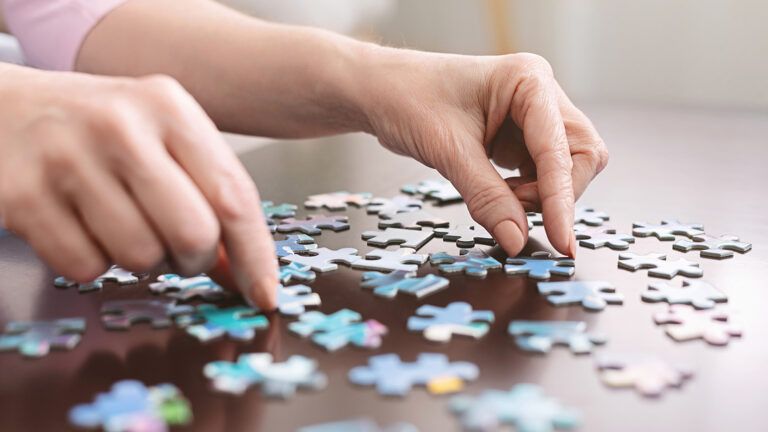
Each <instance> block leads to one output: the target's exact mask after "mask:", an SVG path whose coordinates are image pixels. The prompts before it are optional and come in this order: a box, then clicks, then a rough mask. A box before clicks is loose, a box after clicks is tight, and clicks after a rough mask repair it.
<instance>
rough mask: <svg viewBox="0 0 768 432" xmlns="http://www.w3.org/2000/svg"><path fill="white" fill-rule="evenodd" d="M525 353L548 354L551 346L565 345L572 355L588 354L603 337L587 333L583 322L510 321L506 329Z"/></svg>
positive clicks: (602, 342) (601, 341) (602, 340)
mask: <svg viewBox="0 0 768 432" xmlns="http://www.w3.org/2000/svg"><path fill="white" fill-rule="evenodd" d="M507 330H508V332H509V334H510V335H512V336H514V337H515V342H516V343H517V346H518V347H519V348H520V349H522V350H525V351H532V352H537V353H548V352H549V351H550V349H551V348H552V345H565V346H567V347H568V348H570V350H571V352H572V353H574V354H588V353H590V352H592V348H593V347H594V346H595V345H601V344H604V343H605V340H606V339H605V337H604V336H602V335H594V334H589V333H587V323H585V322H584V321H512V322H511V323H510V324H509V328H508V329H507Z"/></svg>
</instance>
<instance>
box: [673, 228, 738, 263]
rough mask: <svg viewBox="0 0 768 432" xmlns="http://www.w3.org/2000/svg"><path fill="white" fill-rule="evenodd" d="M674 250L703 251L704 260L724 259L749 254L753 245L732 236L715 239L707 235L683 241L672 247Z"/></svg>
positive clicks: (700, 254)
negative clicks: (735, 254) (736, 253)
mask: <svg viewBox="0 0 768 432" xmlns="http://www.w3.org/2000/svg"><path fill="white" fill-rule="evenodd" d="M672 248H673V249H675V250H679V251H682V252H689V251H691V250H698V251H701V252H700V253H699V256H701V257H702V258H714V259H724V258H732V257H733V252H738V253H742V254H743V253H747V252H749V251H750V250H752V243H747V242H742V241H739V238H738V237H736V236H731V235H721V236H720V237H714V236H710V235H707V234H700V235H695V236H693V237H692V238H691V240H688V239H681V240H678V241H676V242H675V244H673V245H672Z"/></svg>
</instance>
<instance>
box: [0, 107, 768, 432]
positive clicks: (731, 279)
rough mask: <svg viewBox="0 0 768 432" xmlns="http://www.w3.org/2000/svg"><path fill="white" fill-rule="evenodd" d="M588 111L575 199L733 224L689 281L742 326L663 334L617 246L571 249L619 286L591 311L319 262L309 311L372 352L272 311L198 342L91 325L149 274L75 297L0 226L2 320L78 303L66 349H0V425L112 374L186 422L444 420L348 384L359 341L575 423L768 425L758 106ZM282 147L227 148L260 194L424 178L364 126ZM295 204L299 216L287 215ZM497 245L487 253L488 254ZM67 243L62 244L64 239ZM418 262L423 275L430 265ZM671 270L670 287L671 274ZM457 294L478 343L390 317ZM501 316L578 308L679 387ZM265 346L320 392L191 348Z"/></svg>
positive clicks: (325, 239)
mask: <svg viewBox="0 0 768 432" xmlns="http://www.w3.org/2000/svg"><path fill="white" fill-rule="evenodd" d="M587 111H588V112H590V113H591V114H592V116H593V118H594V119H595V121H596V123H597V124H598V126H599V128H600V129H601V131H602V133H603V135H604V138H605V139H606V141H607V143H608V144H609V146H610V148H611V151H612V161H611V164H610V166H609V168H608V169H607V170H606V171H605V173H604V174H603V175H602V176H601V177H600V178H599V180H598V181H596V182H595V184H594V186H593V187H592V188H591V189H590V190H589V192H588V193H587V195H586V196H585V197H584V199H583V202H584V203H588V204H591V205H593V206H595V207H599V208H600V209H603V210H605V211H606V212H608V213H609V214H610V215H611V223H612V224H613V225H614V226H616V227H617V228H619V229H621V230H623V231H628V230H629V229H630V225H631V223H632V222H633V221H651V222H655V221H658V220H659V219H661V218H665V217H677V218H680V219H681V220H684V221H696V222H701V223H703V224H705V225H706V228H707V231H708V232H709V233H712V234H716V235H719V234H723V233H730V234H735V235H739V236H741V237H742V238H743V239H745V240H747V241H751V242H753V244H754V250H753V251H752V252H750V253H748V254H746V255H738V256H736V257H735V258H733V259H729V260H724V261H714V260H705V259H701V258H699V257H698V254H697V253H690V254H687V255H686V256H685V257H686V258H688V259H691V260H695V261H697V262H700V263H701V265H702V267H703V269H704V279H705V280H707V281H710V282H712V283H714V284H716V285H717V286H718V287H720V288H721V289H722V290H723V291H725V292H726V293H727V294H728V295H729V297H730V301H729V304H730V306H732V307H733V308H736V309H738V310H739V311H740V312H741V317H742V320H743V323H744V327H745V332H744V337H743V338H742V339H741V340H738V339H737V340H734V341H732V342H731V344H730V345H729V346H727V347H720V348H716V347H712V346H708V345H706V344H705V343H703V342H701V341H691V342H686V343H677V342H674V341H673V340H671V339H669V338H668V337H667V336H665V334H664V332H663V329H661V328H659V327H657V326H656V325H655V324H654V323H653V322H652V320H651V316H652V314H653V313H654V312H656V311H659V310H662V309H664V306H663V305H659V304H648V303H643V302H642V301H641V300H640V292H642V291H643V289H644V288H645V287H646V285H647V283H648V282H649V281H650V279H649V278H648V277H647V276H646V274H645V272H644V271H639V272H636V273H631V272H627V271H624V270H619V269H617V265H616V262H617V252H615V251H611V250H604V249H600V250H588V249H584V248H579V255H578V260H577V272H576V278H578V279H584V280H590V279H599V280H607V281H610V282H612V283H614V284H615V285H616V287H617V288H618V290H619V291H620V292H621V293H623V294H624V295H625V296H626V301H625V304H624V305H623V306H609V307H607V308H606V310H605V311H603V312H601V313H588V312H585V311H584V310H582V308H581V307H561V308H556V307H553V306H551V305H550V304H549V303H547V302H546V300H545V299H544V298H543V297H541V296H540V295H539V294H538V293H537V292H536V290H535V284H534V283H533V282H532V281H530V280H528V279H526V278H525V277H510V276H506V275H504V274H503V273H501V272H499V273H492V274H491V275H490V276H489V277H488V278H487V279H484V280H475V279H467V278H466V277H464V276H454V277H451V278H450V279H451V285H450V287H449V288H448V289H447V290H445V291H443V292H440V293H438V294H435V295H433V296H430V297H427V298H426V299H423V300H420V301H417V300H415V299H413V298H410V297H407V296H406V297H398V298H396V299H394V300H391V301H388V300H383V299H380V298H377V297H374V296H373V295H372V294H371V293H370V292H368V291H364V290H362V289H360V286H359V279H360V272H358V271H354V270H350V269H348V268H342V269H340V270H339V271H336V272H331V273H327V274H323V275H321V276H320V277H319V278H318V280H317V281H316V282H315V283H313V284H312V286H313V287H314V288H315V290H316V291H317V292H318V293H319V294H320V295H321V296H322V300H323V305H322V308H321V310H322V311H324V312H332V311H335V310H338V309H340V308H342V307H349V308H352V309H354V310H357V311H359V312H361V313H362V314H363V316H364V317H365V318H375V319H377V320H380V321H381V322H383V323H385V324H386V325H387V326H388V327H389V330H390V334H389V335H388V336H387V337H386V338H385V340H384V344H383V346H382V347H381V349H379V350H377V351H372V352H369V351H364V350H359V349H351V348H346V349H342V350H340V351H339V352H336V353H333V354H331V353H326V352H324V351H322V350H321V349H319V348H317V347H316V346H314V345H312V344H311V343H310V342H309V341H307V340H303V339H300V338H298V337H296V336H294V335H292V334H289V333H288V332H287V331H286V324H287V323H288V322H289V321H290V320H287V319H284V318H280V317H273V318H272V320H271V324H272V325H271V327H270V329H269V331H266V332H262V333H260V334H259V335H258V337H257V338H256V339H255V340H254V341H252V342H248V343H236V342H232V341H229V340H222V341H218V342H214V343H211V344H207V345H203V344H201V343H199V342H198V341H197V340H196V339H193V338H191V337H190V336H188V335H186V334H185V333H184V332H183V331H180V330H151V329H149V328H147V327H146V326H137V327H135V328H133V329H132V330H130V331H128V332H109V331H105V330H104V329H103V328H102V326H101V325H100V322H99V320H98V310H99V306H100V305H101V303H102V302H103V301H104V300H107V299H118V298H142V297H149V296H150V294H149V292H148V291H147V288H146V282H144V283H142V284H140V285H139V286H138V287H129V288H121V287H116V286H108V287H107V288H106V289H105V290H104V291H103V292H101V293H92V294H84V295H79V294H78V293H77V292H75V291H72V290H57V289H55V288H54V287H53V286H52V283H51V282H52V280H53V278H54V276H55V275H54V274H52V273H51V272H50V271H49V270H48V269H47V268H46V267H45V265H44V264H43V263H41V262H40V261H39V260H38V259H37V258H36V257H35V255H34V254H33V252H32V251H31V250H30V249H29V248H28V247H27V246H26V245H25V244H24V243H23V242H22V241H21V240H19V239H17V238H14V237H7V236H6V237H0V323H2V324H4V323H5V322H7V321H9V320H13V319H50V318H57V317H71V316H83V317H86V318H87V320H88V331H87V333H86V334H85V337H84V339H83V341H82V343H81V344H80V345H79V346H78V347H77V348H76V349H74V350H72V351H70V352H54V353H52V354H51V355H49V356H48V357H45V358H42V359H39V360H27V359H23V358H21V357H20V356H19V355H17V354H15V353H5V354H0V430H2V431H16V430H19V431H22V430H23V431H37V430H66V429H67V428H68V426H67V425H66V413H67V410H68V409H69V408H70V407H71V406H72V405H74V404H76V403H81V402H85V401H90V400H91V399H92V397H93V396H94V395H95V394H96V393H97V392H100V391H104V390H106V389H107V388H108V387H109V385H110V384H111V383H112V382H113V381H115V380H118V379H123V378H135V379H139V380H142V381H144V382H146V383H150V384H154V383H158V382H166V381H168V382H172V383H174V384H176V385H178V386H179V387H180V388H181V389H182V391H183V392H184V394H185V395H186V396H187V397H189V399H190V400H191V403H192V406H193V409H194V415H195V419H194V423H193V425H192V426H191V427H189V428H188V429H189V430H199V431H246V430H248V431H255V430H263V431H284V430H285V431H287V430H293V429H295V428H296V427H298V426H301V425H306V424H311V423H316V422H322V421H331V420H338V419H343V418H348V417H354V416H369V417H373V418H375V419H377V420H379V421H380V422H382V423H390V422H393V421H408V422H412V423H413V424H415V425H417V426H418V427H419V428H420V429H421V430H423V431H439V430H456V429H458V423H457V421H456V419H455V418H453V417H452V415H451V414H449V412H448V410H447V409H446V405H447V398H445V397H435V396H430V395H428V394H427V393H426V392H425V391H424V390H423V389H416V390H414V391H412V392H411V394H410V395H409V396H408V397H406V398H404V399H391V398H390V399H387V398H382V397H380V396H378V395H377V394H376V393H375V392H374V391H373V390H372V389H368V388H357V387H354V386H352V385H350V383H349V382H348V381H347V379H346V374H347V371H348V370H349V369H350V368H351V367H353V366H355V365H359V364H363V363H365V362H366V359H367V358H368V356H369V355H372V354H377V353H386V352H397V353H399V354H400V355H401V356H402V357H403V358H404V359H407V360H413V359H414V357H415V356H416V354H417V353H419V352H423V351H427V352H429V351H431V352H442V353H446V354H448V355H449V356H450V357H451V358H452V359H455V360H468V361H473V362H476V363H477V364H478V365H479V366H480V368H481V375H480V378H479V380H478V381H476V382H473V383H470V384H469V386H468V388H467V391H468V392H470V393H476V392H479V391H480V390H482V389H484V388H488V387H494V388H501V389H506V388H509V387H510V386H512V385H513V384H515V383H519V382H532V383H537V384H540V385H542V386H543V387H544V389H545V390H546V392H547V393H548V394H550V395H552V396H555V397H557V398H559V399H560V400H561V401H562V402H563V403H564V404H566V405H569V406H572V407H575V408H578V409H579V410H581V412H582V413H583V416H584V421H583V424H582V428H581V430H588V431H619V430H620V431H661V430H670V431H672V430H698V431H722V430H738V431H759V430H766V428H768V426H766V425H768V392H767V391H766V379H765V373H764V370H765V368H766V367H767V366H768V344H767V343H766V340H767V339H766V336H767V335H766V329H767V328H768V284H767V282H766V281H767V280H768V279H767V278H766V276H767V275H768V252H767V249H766V246H765V245H766V244H768V224H767V223H766V222H767V221H768V195H766V192H765V189H766V186H767V185H768V169H767V168H766V162H768V142H767V138H766V137H768V120H766V115H765V114H760V113H754V114H750V113H744V114H733V113H727V112H726V113H716V112H714V113H713V112H686V111H676V110H655V109H637V108H628V107H624V108H622V107H600V106H598V107H591V109H588V110H587ZM321 141H322V142H316V141H304V142H295V143H286V144H280V145H272V146H267V147H263V148H259V149H257V150H254V151H252V152H250V153H247V154H245V155H243V157H242V159H243V161H244V163H245V164H246V165H247V167H248V168H249V170H250V172H251V174H252V175H253V177H254V178H255V179H256V181H257V183H258V185H259V188H260V189H261V191H262V194H263V197H264V198H265V199H271V200H274V201H278V202H294V203H301V202H303V200H304V198H305V197H306V196H307V195H308V194H312V193H320V192H326V191H334V190H342V189H344V190H349V191H368V192H372V193H374V194H375V195H377V196H391V195H393V194H395V193H397V191H398V188H399V186H400V185H402V184H403V183H406V182H410V181H414V180H419V179H422V178H429V177H432V173H430V171H429V170H427V169H425V168H423V167H420V166H419V165H418V164H416V163H414V162H413V161H410V160H406V159H404V158H401V157H398V156H394V155H391V154H389V153H387V152H386V151H384V150H382V149H380V148H379V147H378V146H377V145H376V144H375V140H373V139H371V138H369V137H364V136H359V135H353V136H347V137H336V138H331V139H325V140H321ZM431 210H432V211H434V212H435V213H436V214H439V215H443V216H445V217H446V218H449V219H451V220H453V221H456V222H468V221H469V219H468V216H467V213H466V210H465V209H464V206H463V205H462V204H458V205H452V206H446V207H440V208H435V209H431ZM302 213H305V212H303V211H302ZM345 214H347V215H349V217H350V220H351V224H352V229H351V230H349V231H347V232H343V233H330V232H324V233H323V234H322V235H321V236H319V237H318V238H317V241H318V243H319V244H320V245H322V246H327V247H332V248H337V247H345V246H351V247H356V248H358V249H359V250H360V251H361V252H363V253H364V252H367V251H368V250H369V249H370V248H369V247H368V246H366V245H365V243H364V242H362V241H361V240H360V232H361V231H364V230H366V229H371V228H374V227H375V225H376V218H375V217H372V216H367V215H366V214H365V211H364V210H361V209H354V208H353V209H350V210H349V211H347V212H345ZM541 248H548V245H547V243H546V240H545V238H544V236H543V231H542V229H541V228H536V229H535V230H534V231H533V240H532V242H531V245H530V247H529V251H533V250H536V249H541ZM439 250H446V251H449V252H455V251H456V248H455V246H454V245H453V244H451V243H444V242H443V241H442V240H440V239H434V240H432V241H431V242H430V243H429V244H428V245H427V246H426V247H424V248H423V249H422V250H421V252H435V251H439ZM631 251H634V252H638V253H645V252H665V253H667V254H669V255H670V256H671V257H678V256H680V255H681V254H680V253H678V252H674V251H672V249H671V243H670V242H664V243H662V242H659V241H657V240H656V239H654V238H649V239H638V240H637V242H636V243H635V245H633V246H632V248H631ZM498 252H499V251H495V253H496V256H497V257H500V258H501V257H502V256H501V255H500V254H499V253H498ZM62 253H66V251H62ZM434 271H435V269H434V268H432V267H430V266H429V265H425V266H423V267H422V269H421V271H420V273H426V272H434ZM674 282H675V283H680V278H676V280H675V281H674ZM455 300H464V301H468V302H471V303H472V304H473V305H474V307H475V308H476V309H491V310H493V311H495V313H496V324H495V325H494V326H493V328H492V330H491V332H490V334H488V335H487V336H486V337H485V338H484V339H481V340H479V341H475V340H470V339H465V338H455V339H454V341H453V342H451V343H449V344H447V345H435V344H430V343H427V342H426V341H425V340H424V339H423V338H422V336H421V335H419V334H412V333H408V332H407V331H406V330H405V322H406V320H407V318H408V317H409V316H410V315H411V314H412V313H413V311H414V309H415V308H416V307H417V306H418V305H419V304H422V303H432V304H437V305H445V304H447V303H449V302H451V301H455ZM513 319H555V320H566V319H570V320H574V319H577V320H585V321H587V322H588V323H589V325H590V327H591V328H593V329H594V330H596V331H599V332H602V333H605V334H607V335H608V336H609V338H610V340H609V342H608V344H607V345H606V346H605V347H603V348H600V351H615V350H618V351H633V352H641V353H644V352H647V353H655V354H658V355H660V356H662V357H664V358H667V359H669V360H673V361H683V362H688V363H689V364H691V365H692V366H693V367H694V368H695V370H696V376H695V377H694V378H693V379H692V380H691V381H689V382H688V383H686V384H685V385H684V386H683V387H682V389H680V390H671V391H669V392H668V393H667V394H666V395H665V396H663V397H662V398H660V399H657V400H648V399H643V398H641V397H639V396H638V395H637V394H636V393H635V392H634V391H632V390H613V389H609V388H607V387H605V386H604V385H603V384H602V383H601V382H600V380H599V378H598V374H597V373H596V371H595V367H594V363H593V358H592V357H591V356H588V355H587V356H574V355H571V354H570V352H568V351H567V350H566V349H555V350H554V351H553V352H552V353H551V354H549V355H547V356H539V355H530V354H527V353H524V352H521V351H519V350H518V349H517V348H516V347H515V346H514V343H513V341H512V340H511V338H510V337H509V336H508V335H507V333H506V327H507V324H508V323H509V322H510V321H511V320H513ZM258 351H269V352H271V353H272V354H274V355H275V356H276V357H277V358H278V359H281V360H282V359H285V358H286V357H288V356H289V355H291V354H303V355H307V356H311V357H314V358H316V359H318V360H319V363H320V367H321V369H322V370H323V371H324V372H326V373H327V374H328V376H329V378H330V383H329V385H328V387H327V389H326V390H324V391H322V392H314V393H307V392H300V394H298V395H297V396H296V397H295V398H294V399H292V400H290V401H287V402H279V401H266V400H264V399H263V398H262V397H261V395H260V394H259V393H258V391H251V392H248V393H247V394H245V395H244V396H241V397H232V396H226V395H221V394H217V393H214V392H213V391H211V390H210V388H209V386H208V382H207V381H206V379H205V378H204V377H203V376H202V368H203V365H204V364H205V363H206V362H209V361H212V360H216V359H234V358H235V357H236V355H237V354H238V353H241V352H258Z"/></svg>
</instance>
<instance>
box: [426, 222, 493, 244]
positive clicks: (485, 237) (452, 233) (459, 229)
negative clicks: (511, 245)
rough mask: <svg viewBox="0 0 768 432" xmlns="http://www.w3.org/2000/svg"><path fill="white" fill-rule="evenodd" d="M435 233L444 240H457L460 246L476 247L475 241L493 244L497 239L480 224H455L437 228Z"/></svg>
mask: <svg viewBox="0 0 768 432" xmlns="http://www.w3.org/2000/svg"><path fill="white" fill-rule="evenodd" d="M434 231H435V235H436V236H437V237H442V238H443V240H445V241H449V242H456V246H458V247H460V248H472V247H475V243H479V244H484V245H489V246H493V245H495V244H496V240H494V239H493V236H492V235H491V234H490V233H489V232H488V231H486V229H485V228H483V227H482V226H480V225H455V226H453V227H451V228H435V230H434Z"/></svg>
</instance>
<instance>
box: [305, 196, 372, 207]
mask: <svg viewBox="0 0 768 432" xmlns="http://www.w3.org/2000/svg"><path fill="white" fill-rule="evenodd" d="M371 197H372V195H371V194H370V193H367V192H362V193H349V192H346V191H339V192H331V193H324V194H317V195H310V196H309V197H308V198H307V200H306V201H305V202H304V207H306V208H308V209H312V210H314V209H319V208H322V207H325V208H327V209H328V210H331V211H338V210H346V209H347V207H348V205H349V204H352V205H354V206H356V207H363V206H366V205H368V203H369V202H370V201H371Z"/></svg>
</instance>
